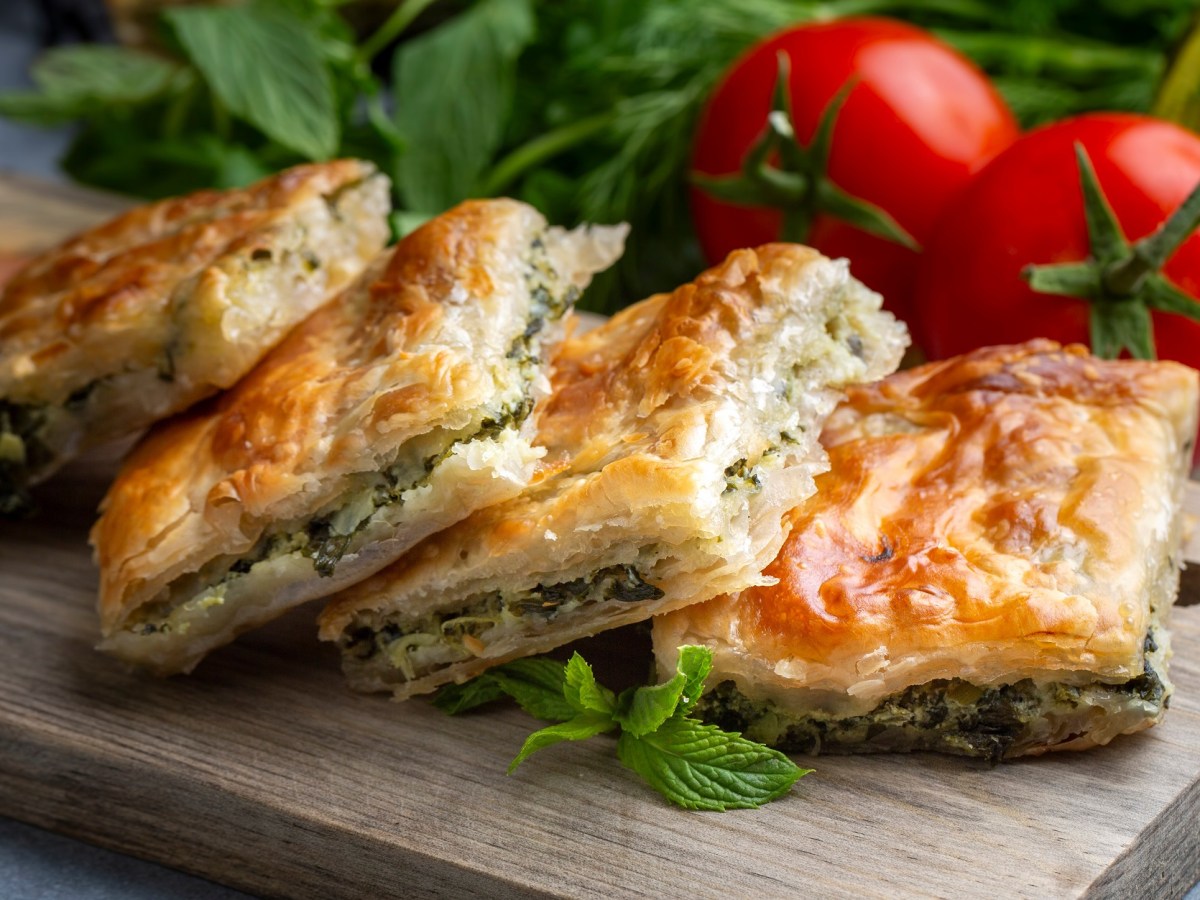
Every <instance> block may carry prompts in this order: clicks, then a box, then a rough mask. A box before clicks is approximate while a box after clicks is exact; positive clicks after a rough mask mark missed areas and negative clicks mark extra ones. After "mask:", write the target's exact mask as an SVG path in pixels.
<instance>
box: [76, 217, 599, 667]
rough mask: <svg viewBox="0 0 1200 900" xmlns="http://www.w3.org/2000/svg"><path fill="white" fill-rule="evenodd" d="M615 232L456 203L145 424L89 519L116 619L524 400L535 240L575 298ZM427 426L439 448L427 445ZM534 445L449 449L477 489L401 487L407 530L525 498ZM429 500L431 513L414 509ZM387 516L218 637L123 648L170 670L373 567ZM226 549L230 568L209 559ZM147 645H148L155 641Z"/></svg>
mask: <svg viewBox="0 0 1200 900" xmlns="http://www.w3.org/2000/svg"><path fill="white" fill-rule="evenodd" d="M620 235H621V232H620V230H619V229H615V230H614V229H597V230H596V231H594V232H586V231H583V230H580V231H577V232H571V233H564V232H562V231H561V230H559V229H549V230H548V229H547V228H546V224H545V221H544V220H543V219H542V218H541V216H539V215H538V214H537V213H536V212H535V211H534V210H533V209H532V208H530V207H528V206H525V205H523V204H519V203H516V202H513V201H506V200H495V201H478V202H470V203H465V204H462V205H461V206H459V207H457V208H455V209H454V210H451V211H450V212H448V213H446V214H444V215H442V216H439V217H437V218H435V219H433V220H431V221H430V222H429V223H427V224H426V225H424V226H423V227H422V228H420V229H418V230H417V231H415V232H413V233H412V234H410V235H409V236H407V237H406V238H405V239H404V240H402V241H401V242H400V244H399V245H397V247H396V249H395V250H394V251H392V252H389V253H386V254H384V255H383V256H381V257H380V258H379V259H378V260H377V261H376V262H375V263H374V264H373V265H372V267H371V268H370V269H369V270H368V272H367V273H366V275H365V276H364V277H363V279H361V280H360V281H359V282H358V283H357V284H356V285H355V286H353V287H352V288H351V289H349V290H348V291H346V292H345V293H344V294H343V295H342V296H341V297H339V298H338V299H337V300H336V301H335V302H333V303H330V304H328V305H327V306H325V307H323V308H322V309H320V310H318V311H317V312H316V313H314V314H313V315H312V316H310V317H309V318H308V319H307V320H306V321H305V322H304V323H302V324H301V325H300V326H299V327H297V328H296V329H295V330H293V331H292V332H291V334H289V335H288V337H287V338H286V339H285V340H284V342H283V343H282V344H280V345H279V346H278V347H277V348H276V349H275V351H274V352H273V353H271V354H270V355H269V356H268V357H267V358H266V359H265V360H264V361H263V362H262V363H261V364H260V365H259V366H258V367H257V368H256V369H255V370H254V371H253V372H251V373H250V374H249V375H248V376H247V377H246V378H245V379H243V380H242V381H241V382H240V383H239V384H238V385H237V386H236V387H235V388H234V389H233V390H231V391H228V392H226V393H225V394H223V395H222V396H220V397H219V398H215V399H214V400H212V401H210V402H209V403H207V404H205V405H203V406H201V407H199V408H197V409H196V410H194V411H192V412H191V413H189V414H187V415H185V416H183V417H181V418H178V419H176V420H174V421H172V422H169V423H166V424H164V425H162V426H160V427H159V428H157V429H155V430H154V431H152V432H151V434H150V435H149V436H148V437H147V438H146V439H145V440H144V441H143V442H142V443H141V444H140V445H139V446H138V447H137V448H136V449H135V450H134V452H133V453H132V454H131V456H130V457H129V459H128V460H127V462H126V464H125V466H124V467H123V469H122V471H121V473H120V475H119V476H118V478H117V480H116V482H115V483H114V484H113V486H112V487H111V489H110V490H109V493H108V496H107V497H106V498H105V501H104V504H103V515H102V517H101V518H100V520H99V521H98V522H97V524H96V526H95V528H94V529H93V532H92V541H93V543H94V545H95V547H96V557H97V562H98V564H99V566H100V572H101V592H100V612H101V618H102V623H103V626H104V629H105V633H106V634H108V635H110V636H111V635H112V634H113V633H114V632H116V631H118V630H120V629H121V628H123V627H125V626H126V622H127V620H129V619H130V617H131V615H133V614H134V613H135V612H136V611H137V610H138V609H139V608H140V607H142V606H143V605H145V604H149V603H152V602H161V601H162V592H163V591H164V590H166V589H167V587H168V586H169V585H171V584H172V583H173V582H175V580H176V579H179V578H181V577H183V576H188V577H189V578H192V577H194V578H196V579H198V580H197V582H196V584H195V586H194V589H193V588H189V591H192V593H188V594H185V595H182V596H181V597H178V598H175V599H176V601H183V600H186V599H187V597H191V596H195V597H198V598H201V599H203V597H204V592H205V590H207V589H208V588H210V587H211V586H212V585H213V584H214V583H216V582H218V581H220V580H221V578H223V577H224V572H225V571H227V569H228V565H229V564H230V562H231V561H232V560H234V559H237V558H238V557H240V556H243V555H245V554H247V553H248V552H249V551H251V550H252V548H254V547H255V545H256V543H257V542H258V541H259V540H260V538H263V537H264V535H267V536H269V535H273V534H280V533H282V534H287V533H290V532H292V531H295V530H296V529H303V528H304V527H306V525H307V523H308V522H309V521H310V520H312V519H313V518H314V517H316V516H320V515H328V514H330V512H331V511H332V510H337V509H340V508H341V506H342V505H345V503H346V498H347V497H359V496H361V495H364V494H365V495H367V496H371V494H372V491H373V490H374V487H375V486H376V485H377V484H378V476H379V473H381V472H382V471H383V470H385V469H387V468H388V467H389V466H391V465H394V464H397V461H398V460H399V461H401V462H404V463H405V464H408V463H409V462H412V463H413V464H415V465H417V466H421V465H422V461H423V460H425V459H427V458H428V456H429V455H431V454H436V453H437V452H438V451H439V450H441V449H442V447H443V444H449V443H450V441H451V439H452V437H453V436H454V434H455V433H457V431H459V430H461V429H464V428H470V429H472V431H471V433H472V435H473V434H474V431H475V430H477V429H479V427H480V422H481V421H482V420H485V419H486V418H487V417H488V416H490V415H494V414H496V411H495V410H494V409H493V407H494V406H495V405H496V404H512V403H521V402H525V400H526V398H527V396H529V394H530V391H531V390H532V388H531V387H530V385H528V384H527V383H526V381H525V380H523V379H524V378H525V377H526V376H525V374H524V372H523V370H522V371H518V370H517V368H516V366H517V363H516V362H515V361H514V358H513V347H514V341H516V340H518V339H520V338H521V336H522V334H523V333H524V332H525V331H526V328H527V326H528V324H529V320H530V316H531V315H532V313H531V310H532V309H533V304H534V301H533V299H531V298H532V297H533V296H534V295H535V294H536V293H537V291H536V285H537V284H541V283H542V282H536V283H535V282H532V281H531V280H530V279H531V278H532V277H533V275H534V274H535V273H533V263H531V255H530V254H531V252H533V251H531V247H534V246H535V245H536V246H540V247H541V248H542V249H541V251H540V252H541V253H542V254H543V255H544V256H545V258H546V259H547V260H548V263H547V264H546V265H545V267H544V269H545V272H546V273H550V272H553V273H555V274H553V275H551V274H545V275H541V274H539V275H538V277H539V278H543V279H544V283H545V287H546V289H547V290H549V291H551V292H559V294H566V293H570V292H575V293H577V292H578V290H579V289H580V288H581V287H582V286H583V285H584V284H586V282H587V280H588V278H589V277H590V275H591V274H592V273H593V272H594V271H595V270H596V269H597V268H600V267H602V265H607V264H608V263H609V262H611V260H612V259H613V258H615V256H616V255H617V254H618V253H619V247H620ZM538 258H539V259H540V258H541V257H538ZM540 335H541V332H539V337H538V338H536V340H537V341H540V340H541V336H540ZM536 347H537V344H536V343H535V344H534V350H535V355H536ZM534 365H536V360H535V361H534ZM509 432H511V434H509ZM509 438H511V440H509ZM435 439H436V440H435ZM426 440H429V441H433V442H434V443H432V444H431V445H430V447H426V446H425V444H423V443H419V441H426ZM431 448H432V449H431ZM460 451H461V452H460ZM447 452H449V451H447ZM402 454H407V455H408V456H414V459H413V460H411V461H409V460H408V458H407V456H404V455H402ZM534 456H535V454H534V452H533V451H532V450H531V448H530V447H529V445H528V442H527V441H524V440H523V439H519V438H518V437H517V432H516V430H515V429H512V428H510V429H505V431H504V433H502V434H501V435H499V436H497V437H495V439H494V440H493V439H488V440H477V441H474V442H473V443H470V444H463V445H461V446H458V447H457V448H455V451H454V453H453V454H452V455H451V456H450V458H449V459H448V465H449V466H450V467H451V468H454V467H457V468H458V470H460V471H459V472H458V474H457V475H456V476H454V480H455V482H461V483H462V484H464V485H468V486H471V488H472V489H471V490H467V491H465V493H466V494H467V496H459V494H462V493H464V491H459V490H458V488H457V487H456V486H455V485H448V486H447V487H446V493H445V494H439V497H438V498H433V499H430V498H428V497H421V498H412V497H406V499H405V502H404V508H405V510H408V509H410V508H411V509H412V510H414V512H413V515H414V516H416V517H417V518H418V519H421V521H414V522H412V523H410V525H411V527H412V529H414V530H415V534H416V536H415V537H412V538H411V540H409V541H408V543H412V542H413V541H415V540H416V539H417V537H420V536H424V535H425V534H427V533H429V530H428V528H425V529H424V530H422V527H423V526H424V525H429V524H430V523H433V525H432V526H431V527H435V526H436V527H443V526H444V525H447V524H450V523H451V522H453V521H455V520H456V519H457V518H460V517H461V516H463V515H465V514H467V513H468V512H470V511H471V509H473V508H474V507H475V505H480V504H482V503H484V502H489V501H491V500H494V499H498V498H499V497H500V496H509V495H511V494H512V493H514V492H515V491H516V490H518V489H519V488H520V487H521V486H522V485H523V484H524V483H525V481H526V480H527V478H528V475H529V472H530V471H531V470H532V465H533V462H534ZM426 471H428V470H427V469H425V468H421V469H419V473H425V472H426ZM373 479H374V480H373ZM497 492H499V493H497ZM426 493H428V492H426ZM437 500H440V505H438V503H437V502H435V501H437ZM431 503H432V504H434V506H436V507H437V508H436V509H431V510H430V511H428V513H427V514H424V515H422V513H421V510H422V509H423V508H424V506H425V505H428V504H431ZM443 507H444V508H443ZM363 515H368V513H366V512H364V513H363ZM447 516H449V518H448V519H447V518H446V517H447ZM439 517H440V518H439ZM364 522H365V520H364ZM348 527H353V523H350V525H349V526H348ZM373 527H374V525H372V528H373ZM397 527H398V526H397ZM379 528H380V529H381V530H380V532H379V534H376V533H375V532H374V531H372V530H371V529H365V525H364V526H363V528H360V529H359V531H360V532H362V535H363V536H364V539H366V537H372V536H374V538H375V540H374V543H373V546H371V547H363V548H361V549H362V552H361V553H360V552H358V550H357V549H355V548H354V547H351V552H348V553H347V554H346V555H345V556H344V557H343V558H342V559H341V561H340V562H339V563H338V566H337V572H336V575H334V576H331V577H327V578H322V577H318V574H317V572H315V571H314V565H313V564H312V563H311V562H310V561H308V560H303V561H301V565H300V567H299V568H300V569H301V571H299V572H298V573H291V574H286V573H285V574H280V575H278V576H277V577H276V581H275V582H274V587H273V589H272V591H271V592H272V593H275V594H277V595H278V596H277V598H276V599H274V600H270V601H268V600H267V599H264V598H254V597H247V598H246V600H245V603H246V605H247V606H251V605H253V606H255V607H257V609H256V612H255V613H254V614H249V613H245V614H243V613H232V612H231V613H230V615H231V616H232V618H231V619H230V620H229V621H228V622H224V623H222V624H221V625H220V629H219V634H217V635H216V636H214V635H213V634H200V633H199V632H201V630H202V629H201V626H200V625H199V624H197V622H195V621H191V622H186V623H184V624H185V625H186V627H187V628H188V629H189V630H188V633H187V635H186V636H185V639H183V638H181V640H180V641H179V642H178V643H179V646H175V644H173V643H172V644H171V645H170V646H167V641H166V639H165V638H164V637H163V635H162V634H156V640H158V641H159V643H160V644H162V645H163V646H162V647H160V648H158V649H155V650H153V652H154V653H155V654H158V656H156V657H155V658H154V659H141V658H140V656H139V654H141V653H142V651H141V650H140V649H138V647H139V642H137V641H133V640H130V641H128V642H127V644H123V645H122V646H121V647H120V648H116V649H118V652H120V653H121V654H122V655H124V656H126V657H129V658H132V659H135V660H137V661H141V662H145V663H147V664H151V665H153V666H154V667H156V668H159V669H161V670H170V669H172V668H182V667H190V665H192V664H194V662H195V661H196V659H198V658H199V654H200V653H202V652H203V651H204V650H207V649H211V646H213V645H215V644H216V643H223V642H224V641H225V640H228V639H231V638H232V637H233V636H234V635H235V634H236V631H238V630H244V629H245V628H248V627H251V626H252V625H254V624H258V623H259V622H260V621H262V620H263V619H265V618H269V617H270V616H272V615H276V614H278V613H279V612H281V611H282V609H283V608H286V606H289V605H294V604H295V603H297V602H301V601H302V600H305V599H310V598H311V597H313V596H320V595H321V594H322V593H324V592H328V591H330V590H332V589H336V587H338V586H340V585H341V584H346V583H352V581H353V580H357V578H361V577H365V575H366V574H369V572H370V571H373V570H374V569H375V568H378V567H379V566H380V565H382V564H383V562H386V558H385V559H382V560H381V559H376V558H375V557H373V556H372V555H371V554H372V553H373V552H374V551H375V549H377V547H378V544H380V543H386V542H387V541H390V540H393V539H395V540H399V537H398V532H397V531H396V530H395V529H392V530H388V529H385V528H384V526H383V525H380V526H379ZM364 529H365V530H364ZM385 531H386V533H384V532H385ZM357 533H358V532H356V534H357ZM404 546H407V544H404V545H400V546H396V547H394V548H392V555H393V556H394V555H395V554H398V553H399V552H400V551H401V550H402V549H404ZM310 555H311V554H310ZM388 558H391V557H388ZM222 560H224V564H225V568H224V569H222V568H221V567H220V566H219V565H218V566H217V568H216V569H213V570H211V572H210V570H209V569H208V568H207V567H209V566H210V565H213V564H218V563H220V562H221V561H222ZM352 573H356V575H355V577H353V578H351V577H350V576H351V574H352ZM321 574H325V575H327V574H328V573H321ZM347 578H349V579H350V580H346V579H347ZM189 584H190V582H189ZM252 593H253V592H252ZM276 601H278V602H276ZM202 611H203V610H202V609H197V610H196V613H197V616H199V615H200V613H201V612H202ZM134 624H135V625H136V624H137V623H136V622H135V623H134ZM214 627H216V626H214ZM177 631H178V628H176V632H177ZM176 636H178V635H176ZM218 638H219V639H218ZM206 642H207V643H206ZM151 643H152V642H151V641H144V642H140V644H144V645H145V646H146V648H147V651H146V652H151V651H150V645H151Z"/></svg>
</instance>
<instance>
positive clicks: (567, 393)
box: [322, 246, 905, 696]
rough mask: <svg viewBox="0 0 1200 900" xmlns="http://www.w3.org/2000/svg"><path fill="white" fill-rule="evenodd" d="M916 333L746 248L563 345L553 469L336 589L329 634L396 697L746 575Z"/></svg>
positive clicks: (545, 432)
mask: <svg viewBox="0 0 1200 900" xmlns="http://www.w3.org/2000/svg"><path fill="white" fill-rule="evenodd" d="M904 343H905V339H904V333H903V330H902V327H901V326H899V325H898V324H897V323H896V322H895V320H894V319H892V318H891V317H890V316H889V315H887V314H886V313H882V312H880V310H879V298H878V296H877V295H874V294H872V293H871V292H869V291H867V290H866V289H865V288H863V287H862V286H861V285H859V284H858V283H857V282H855V281H853V279H851V278H849V276H848V274H847V272H846V270H845V267H844V264H838V263H833V262H830V261H829V260H825V259H823V258H821V257H819V256H818V255H817V254H815V253H813V252H812V251H810V250H808V249H807V248H801V247H785V246H773V247H767V248H763V249H761V250H759V251H758V252H757V253H755V252H752V251H744V252H742V253H740V254H734V256H732V257H731V258H730V260H729V261H728V262H727V263H726V264H725V265H724V266H722V267H720V268H718V269H716V270H713V271H711V272H708V273H706V274H705V275H703V276H701V278H700V279H698V280H697V282H696V283H695V284H693V285H687V286H685V287H683V288H680V289H679V290H677V291H676V292H675V293H674V294H673V295H669V296H667V295H662V296H658V297H655V298H652V299H650V300H648V301H645V302H644V303H642V304H638V305H636V306H634V307H631V308H629V309H627V310H625V311H624V312H622V313H621V314H620V315H618V316H616V317H614V319H612V320H611V321H610V322H609V323H607V324H606V325H604V326H602V327H600V328H598V329H596V330H595V331H592V332H590V333H588V334H586V335H583V336H581V337H579V338H576V339H574V340H571V341H569V342H567V343H566V344H565V345H564V347H563V349H562V350H561V351H560V354H559V356H558V358H557V359H556V361H555V373H554V382H553V393H552V395H551V398H550V400H549V401H548V403H547V407H546V412H545V413H544V414H543V416H542V417H541V419H540V422H539V436H538V443H539V444H540V445H541V446H543V447H545V448H546V451H547V457H546V467H547V469H548V472H549V474H547V475H546V477H544V478H543V479H542V480H540V481H538V482H537V483H535V484H534V485H532V486H531V487H530V488H528V489H526V491H524V492H523V493H522V494H521V495H520V496H518V497H516V498H514V499H512V500H511V501H507V502H505V503H502V504H497V505H496V506H493V507H489V508H488V509H486V510H481V511H480V512H479V513H476V514H475V515H474V516H472V517H471V518H469V519H466V520H464V521H463V522H461V523H459V525H457V526H455V527H454V528H452V529H450V530H449V531H447V532H445V533H442V534H439V535H437V536H436V538H434V539H431V540H430V541H428V542H426V544H424V545H421V546H419V547H417V548H415V549H414V550H413V551H412V552H411V553H410V554H409V555H408V556H407V557H405V558H404V559H402V560H401V561H400V562H398V563H397V564H395V565H394V566H392V567H390V568H389V569H386V570H384V571H383V572H381V573H379V575H377V576H375V577H374V578H372V579H370V580H369V581H368V582H366V583H364V584H362V585H357V586H355V587H354V588H351V589H349V590H348V591H345V592H343V594H342V595H340V596H339V597H337V598H335V599H334V601H333V603H331V605H330V607H329V608H328V609H327V610H326V612H325V614H324V615H323V617H322V634H323V636H324V637H325V638H326V639H333V640H337V641H338V642H339V644H340V645H341V646H342V647H343V651H344V655H343V659H344V664H345V668H346V670H347V672H348V674H349V676H350V679H351V682H352V683H353V684H354V685H355V686H357V687H360V688H364V689H386V688H390V689H393V690H395V691H396V692H397V693H398V694H399V695H402V696H403V695H407V694H409V693H412V692H414V691H423V690H431V689H432V688H433V687H435V686H436V685H437V684H440V683H443V682H445V681H449V680H453V679H456V678H464V677H467V676H469V675H470V674H472V673H474V672H477V671H479V670H481V669H483V668H486V667H487V666H488V665H491V664H494V663H496V662H499V661H502V660H504V659H509V658H512V657H514V656H518V655H526V654H530V653H536V652H540V651H543V650H547V649H550V648H551V647H554V646H557V645H559V644H562V643H565V642H567V641H570V640H572V639H574V638H576V637H579V636H581V635H585V634H590V633H594V632H596V631H600V630H603V629H606V628H610V627H613V626H615V625H619V624H623V623H626V622H631V621H637V620H640V619H645V618H648V617H649V616H650V615H652V614H654V613H655V612H657V611H662V610H665V609H672V608H675V607H677V606H679V605H684V604H687V603H692V602H696V601H697V600H698V599H704V598H706V597H707V596H711V594H712V593H715V592H720V591H722V590H727V589H728V588H727V587H726V586H728V585H734V584H740V585H745V584H748V583H753V582H754V581H756V580H757V578H758V575H757V573H758V571H759V570H760V569H761V564H762V563H763V561H765V560H767V559H769V558H770V557H771V555H773V554H774V553H775V551H776V550H777V549H778V547H779V544H780V543H781V542H782V539H783V531H782V528H781V525H780V516H781V513H782V512H783V511H785V510H786V509H788V508H789V507H790V506H791V505H792V504H793V503H795V502H799V500H800V499H802V498H803V497H805V496H807V495H808V494H809V493H810V492H811V490H812V483H813V475H814V474H815V473H816V472H818V471H820V469H821V468H822V467H823V464H824V461H823V456H822V453H821V450H820V448H819V446H818V445H817V442H816V434H817V433H818V431H819V425H820V422H821V421H822V420H823V419H824V417H825V416H826V415H827V414H828V412H829V411H830V410H831V409H832V407H833V405H834V403H835V402H836V399H837V396H838V395H837V389H838V388H839V387H841V386H842V385H844V384H847V383H850V382H854V381H858V380H862V379H865V378H870V377H873V376H874V375H876V374H881V373H883V372H886V371H889V370H890V369H891V368H893V367H894V366H895V365H896V363H897V362H898V360H899V356H900V353H901V352H902V349H903V346H904Z"/></svg>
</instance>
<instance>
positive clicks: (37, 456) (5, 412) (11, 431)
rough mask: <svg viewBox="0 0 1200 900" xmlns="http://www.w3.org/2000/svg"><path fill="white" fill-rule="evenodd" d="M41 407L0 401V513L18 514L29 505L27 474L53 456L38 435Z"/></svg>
mask: <svg viewBox="0 0 1200 900" xmlns="http://www.w3.org/2000/svg"><path fill="white" fill-rule="evenodd" d="M45 419H46V410H45V408H44V407H38V406H23V405H20V404H17V403H7V402H4V401H0V515H5V516H11V515H19V514H21V513H23V512H25V511H27V510H28V509H29V508H30V506H31V502H32V501H31V499H30V496H29V480H30V474H31V473H32V472H36V471H37V470H38V469H39V468H40V467H41V466H43V465H45V464H46V463H48V462H49V461H50V459H51V458H52V457H53V454H52V453H51V451H50V449H49V448H48V447H47V446H46V445H45V444H44V443H43V442H42V440H41V439H40V437H39V435H40V433H41V430H42V427H43V425H44V424H45Z"/></svg>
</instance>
